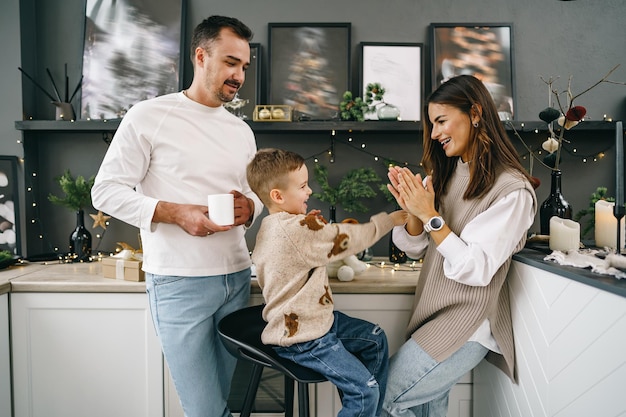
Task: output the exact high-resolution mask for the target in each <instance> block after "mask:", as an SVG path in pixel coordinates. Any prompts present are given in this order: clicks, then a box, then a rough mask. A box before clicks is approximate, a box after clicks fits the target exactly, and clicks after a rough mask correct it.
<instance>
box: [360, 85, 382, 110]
mask: <svg viewBox="0 0 626 417" xmlns="http://www.w3.org/2000/svg"><path fill="white" fill-rule="evenodd" d="M384 95H385V89H384V88H383V87H382V86H381V85H380V84H379V83H369V84H368V85H367V87H366V89H365V103H367V105H368V108H369V111H370V112H373V111H374V110H376V106H377V105H379V104H382V103H384V102H385V100H383V96H384ZM374 102H378V103H376V104H374Z"/></svg>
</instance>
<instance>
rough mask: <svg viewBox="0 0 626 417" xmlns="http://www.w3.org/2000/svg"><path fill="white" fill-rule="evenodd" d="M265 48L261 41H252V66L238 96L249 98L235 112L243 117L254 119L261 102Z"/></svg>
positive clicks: (247, 71)
mask: <svg viewBox="0 0 626 417" xmlns="http://www.w3.org/2000/svg"><path fill="white" fill-rule="evenodd" d="M262 58H263V49H262V46H261V44H260V43H250V66H249V67H248V69H247V70H246V81H245V82H244V83H243V85H242V86H241V88H240V89H239V92H238V93H237V95H238V97H239V98H240V99H241V100H247V103H245V105H244V106H243V107H241V109H240V110H238V111H234V113H235V114H236V115H237V116H239V117H240V118H242V119H244V120H245V119H247V120H252V115H253V113H254V106H256V105H257V104H263V103H261V83H262V77H261V75H262V65H261V64H262V63H263V59H262Z"/></svg>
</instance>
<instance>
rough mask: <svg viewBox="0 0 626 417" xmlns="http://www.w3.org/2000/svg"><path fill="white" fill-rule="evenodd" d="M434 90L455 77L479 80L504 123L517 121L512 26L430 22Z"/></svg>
mask: <svg viewBox="0 0 626 417" xmlns="http://www.w3.org/2000/svg"><path fill="white" fill-rule="evenodd" d="M430 38H431V39H430V40H431V43H430V44H431V55H432V56H431V58H432V59H431V65H432V71H431V80H432V88H433V90H434V89H435V88H437V87H438V86H439V85H440V84H441V83H442V82H444V81H446V80H447V79H449V78H450V77H452V76H455V75H460V74H471V75H475V76H476V77H478V78H480V79H481V80H482V81H483V83H484V84H485V86H486V87H487V89H488V90H489V92H490V93H491V96H492V97H493V99H494V101H495V102H496V107H497V108H498V114H499V115H500V119H501V120H513V119H515V113H516V106H515V65H514V64H513V24H512V23H431V24H430Z"/></svg>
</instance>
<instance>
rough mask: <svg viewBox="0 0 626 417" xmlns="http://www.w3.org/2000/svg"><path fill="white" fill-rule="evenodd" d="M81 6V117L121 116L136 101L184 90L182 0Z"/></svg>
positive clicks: (91, 1) (94, 0)
mask: <svg viewBox="0 0 626 417" xmlns="http://www.w3.org/2000/svg"><path fill="white" fill-rule="evenodd" d="M84 5H85V13H84V16H85V29H84V41H83V68H82V75H83V78H82V87H81V100H80V116H79V118H80V119H91V120H94V119H96V120H100V119H119V118H122V117H123V116H124V115H125V114H126V112H127V111H128V109H129V108H130V107H132V106H133V105H134V104H136V103H138V102H139V101H142V100H146V99H150V98H154V97H157V96H161V95H165V94H169V93H174V92H177V91H180V90H182V88H183V76H182V73H183V63H184V62H185V60H186V59H188V54H187V53H184V51H185V48H184V36H183V34H184V28H185V15H186V0H152V1H149V2H140V3H137V2H134V1H132V0H117V1H114V2H104V3H103V2H101V1H100V0H86V1H85V3H84ZM137 5H140V7H139V6H137Z"/></svg>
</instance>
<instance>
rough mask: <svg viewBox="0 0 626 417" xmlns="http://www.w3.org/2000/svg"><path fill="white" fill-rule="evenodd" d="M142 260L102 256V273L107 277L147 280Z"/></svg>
mask: <svg viewBox="0 0 626 417" xmlns="http://www.w3.org/2000/svg"><path fill="white" fill-rule="evenodd" d="M142 264H143V262H142V261H137V260H130V259H123V258H115V257H110V258H102V274H103V275H104V277H105V278H113V279H123V280H125V281H145V275H144V272H143V271H142V270H141V265H142Z"/></svg>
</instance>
